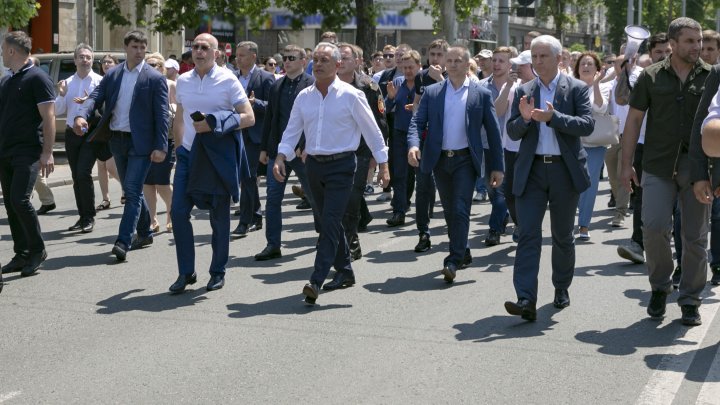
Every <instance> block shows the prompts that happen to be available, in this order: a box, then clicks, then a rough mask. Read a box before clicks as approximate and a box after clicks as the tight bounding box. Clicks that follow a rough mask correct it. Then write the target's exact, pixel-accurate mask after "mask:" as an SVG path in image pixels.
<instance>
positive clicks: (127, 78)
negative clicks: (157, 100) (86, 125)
mask: <svg viewBox="0 0 720 405" xmlns="http://www.w3.org/2000/svg"><path fill="white" fill-rule="evenodd" d="M143 66H145V61H144V60H143V61H141V62H140V63H138V64H137V66H135V67H134V68H133V70H128V67H127V62H125V63H123V69H125V71H124V72H123V77H122V81H121V82H120V90H119V92H118V97H117V102H116V103H115V109H114V110H113V115H112V118H111V119H110V129H111V130H113V131H122V132H130V105H131V104H132V99H133V94H134V93H135V83H137V79H138V77H139V76H140V71H141V70H142V68H143Z"/></svg>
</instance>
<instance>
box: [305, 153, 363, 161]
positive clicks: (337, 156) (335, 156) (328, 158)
mask: <svg viewBox="0 0 720 405" xmlns="http://www.w3.org/2000/svg"><path fill="white" fill-rule="evenodd" d="M354 154H355V152H340V153H334V154H332V155H310V157H311V158H313V159H315V160H317V161H318V162H320V163H327V162H332V161H333V160H339V159H342V158H346V157H348V156H352V155H354Z"/></svg>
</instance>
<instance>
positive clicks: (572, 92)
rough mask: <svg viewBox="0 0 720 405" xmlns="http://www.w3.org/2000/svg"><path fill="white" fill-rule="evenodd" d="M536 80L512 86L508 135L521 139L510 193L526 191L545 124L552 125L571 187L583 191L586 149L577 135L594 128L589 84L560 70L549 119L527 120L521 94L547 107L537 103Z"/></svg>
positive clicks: (587, 183)
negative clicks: (522, 106)
mask: <svg viewBox="0 0 720 405" xmlns="http://www.w3.org/2000/svg"><path fill="white" fill-rule="evenodd" d="M537 80H538V79H535V80H532V81H529V82H527V83H525V84H523V85H522V86H520V87H518V88H517V90H515V99H514V100H513V104H512V112H511V115H510V119H509V120H508V122H507V133H508V136H509V137H510V138H511V139H513V140H516V141H517V140H520V139H522V142H521V143H520V150H519V151H518V154H517V160H515V178H514V179H513V180H514V183H513V189H512V191H513V194H515V195H516V196H521V195H522V194H523V193H524V192H525V187H526V185H527V180H528V177H529V176H530V169H531V168H532V164H533V160H534V159H535V151H536V149H537V144H538V138H539V136H540V132H539V126H540V125H548V126H549V127H550V128H552V129H553V132H554V133H555V136H556V137H557V141H558V145H560V154H561V155H562V159H563V162H564V164H565V166H566V167H567V170H568V172H569V173H570V178H571V179H572V183H573V187H574V188H575V191H577V192H578V193H582V192H583V191H585V190H586V189H587V188H588V187H590V176H589V174H588V169H587V152H585V149H583V147H582V144H581V143H580V137H582V136H588V135H590V134H591V133H592V131H593V129H594V128H595V120H594V119H593V117H592V109H591V106H590V98H589V90H588V86H587V85H586V84H585V83H583V82H581V81H580V80H577V79H574V78H572V77H569V76H566V75H564V74H560V78H559V79H558V84H557V87H556V88H555V99H554V100H553V109H554V110H555V113H554V114H553V117H552V119H551V120H550V121H549V122H547V123H544V122H537V121H532V120H531V121H530V122H528V123H526V122H525V120H524V119H523V117H522V116H521V115H520V108H519V105H520V98H521V97H522V96H525V95H528V99H530V98H533V97H534V99H535V107H536V108H542V109H546V108H547V106H540V86H539V85H538V83H537Z"/></svg>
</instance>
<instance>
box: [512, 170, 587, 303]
mask: <svg viewBox="0 0 720 405" xmlns="http://www.w3.org/2000/svg"><path fill="white" fill-rule="evenodd" d="M579 199H580V194H579V193H578V192H577V191H575V189H574V188H573V184H572V180H571V179H570V173H569V172H568V170H567V168H566V167H565V165H564V164H563V162H555V163H543V162H542V161H537V160H536V161H535V162H533V166H532V169H531V170H530V175H529V176H528V180H527V186H526V187H525V192H524V193H523V194H522V195H521V196H518V197H516V198H515V202H516V205H517V215H518V217H519V218H518V219H519V220H520V223H521V224H522V225H521V226H520V239H519V241H518V247H517V252H516V253H515V268H514V272H513V284H514V285H515V292H516V293H517V297H518V299H522V298H525V299H528V300H530V301H532V302H537V290H538V273H539V271H540V252H541V250H542V223H543V219H544V218H545V211H546V209H547V206H548V203H549V204H550V232H551V234H552V282H553V285H554V286H555V288H563V289H567V288H569V287H570V284H571V283H572V279H573V272H574V271H575V239H574V238H573V226H574V224H575V211H576V209H577V203H578V200H579Z"/></svg>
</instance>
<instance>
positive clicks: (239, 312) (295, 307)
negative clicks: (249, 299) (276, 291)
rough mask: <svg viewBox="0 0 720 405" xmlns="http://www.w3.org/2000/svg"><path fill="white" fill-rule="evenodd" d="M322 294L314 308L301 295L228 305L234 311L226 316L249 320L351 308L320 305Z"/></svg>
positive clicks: (339, 305)
mask: <svg viewBox="0 0 720 405" xmlns="http://www.w3.org/2000/svg"><path fill="white" fill-rule="evenodd" d="M322 298H323V294H320V297H319V298H318V304H317V305H315V306H309V305H306V304H305V303H304V302H303V296H302V295H301V294H294V295H291V296H289V297H283V298H276V299H273V300H268V301H262V302H257V303H254V304H242V303H237V304H230V305H228V306H227V308H228V310H230V311H235V312H232V313H230V314H228V316H229V317H230V318H251V317H253V316H263V315H305V314H308V313H311V312H317V311H327V310H329V309H341V308H352V305H349V304H330V305H322V304H321V301H322Z"/></svg>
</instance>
